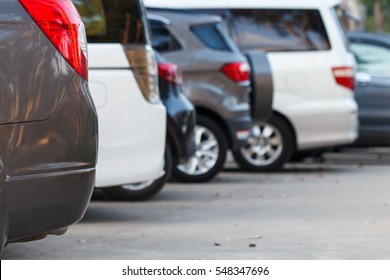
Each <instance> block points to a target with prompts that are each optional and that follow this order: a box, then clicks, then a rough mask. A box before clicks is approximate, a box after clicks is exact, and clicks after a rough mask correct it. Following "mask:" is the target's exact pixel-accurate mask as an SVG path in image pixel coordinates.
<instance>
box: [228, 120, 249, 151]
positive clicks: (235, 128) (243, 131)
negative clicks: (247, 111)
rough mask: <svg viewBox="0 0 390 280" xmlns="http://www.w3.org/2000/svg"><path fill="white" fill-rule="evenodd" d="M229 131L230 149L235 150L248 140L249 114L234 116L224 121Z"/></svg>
mask: <svg viewBox="0 0 390 280" xmlns="http://www.w3.org/2000/svg"><path fill="white" fill-rule="evenodd" d="M226 124H227V127H228V129H229V133H230V139H231V149H232V150H234V151H237V150H239V149H241V148H242V146H243V145H245V143H246V142H247V140H248V137H249V135H250V131H251V128H252V118H251V117H250V116H249V115H244V116H241V117H235V118H232V119H228V120H227V121H226Z"/></svg>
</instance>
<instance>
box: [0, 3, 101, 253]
mask: <svg viewBox="0 0 390 280" xmlns="http://www.w3.org/2000/svg"><path fill="white" fill-rule="evenodd" d="M0 7H1V10H0V62H1V66H0V100H1V101H0V135H1V137H0V252H1V251H2V249H3V247H4V245H5V244H6V243H11V242H18V241H30V240H35V239H41V238H43V237H45V236H46V235H47V234H61V233H64V232H65V229H66V227H68V226H69V225H71V224H73V223H75V222H77V221H78V220H79V219H81V218H82V216H83V215H84V212H85V210H86V207H87V205H88V203H89V200H90V197H91V194H92V190H93V187H94V181H95V165H96V151H97V115H96V110H95V107H94V104H93V102H92V99H91V96H90V93H89V88H88V83H87V79H88V77H87V75H88V71H87V69H88V66H87V56H86V48H85V47H86V38H85V36H83V34H85V31H84V26H83V24H82V22H81V20H80V18H79V16H78V14H77V11H76V10H75V8H74V6H73V4H72V3H71V2H70V1H53V3H52V5H50V6H48V5H47V1H41V0H33V1H32V0H19V1H18V0H0Z"/></svg>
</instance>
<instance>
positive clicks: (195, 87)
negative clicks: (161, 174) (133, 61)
mask: <svg viewBox="0 0 390 280" xmlns="http://www.w3.org/2000/svg"><path fill="white" fill-rule="evenodd" d="M148 17H149V20H150V24H151V28H152V41H153V47H154V48H155V49H157V50H158V51H159V52H160V53H161V54H163V55H164V56H165V57H166V58H167V59H168V60H169V61H172V62H174V63H175V64H177V65H178V66H179V67H180V68H181V70H182V72H183V78H184V87H185V89H186V93H187V95H188V97H189V99H190V100H191V102H192V103H193V104H194V105H195V108H196V113H197V127H196V132H195V134H196V145H197V151H196V152H195V155H194V156H193V157H192V158H191V160H190V161H189V163H188V164H185V165H178V166H176V167H174V168H173V176H174V177H175V178H176V179H179V180H182V181H189V182H195V181H197V182H199V181H206V180H209V179H211V178H213V177H214V176H215V175H216V174H217V173H218V172H219V170H220V169H221V168H222V166H223V164H224V162H225V158H226V152H227V150H228V149H232V150H239V149H240V148H241V147H242V145H243V144H244V143H245V142H246V140H247V139H248V136H249V133H250V128H251V125H252V119H251V107H250V100H249V92H250V66H249V64H248V62H247V60H246V58H245V57H244V56H243V55H242V54H241V53H240V52H239V51H238V49H237V47H236V46H235V44H234V43H233V42H232V41H231V39H230V38H229V36H228V35H227V34H226V33H225V31H224V30H223V28H222V26H221V18H220V17H218V16H210V15H194V14H189V13H181V12H167V11H158V10H150V11H149V15H148Z"/></svg>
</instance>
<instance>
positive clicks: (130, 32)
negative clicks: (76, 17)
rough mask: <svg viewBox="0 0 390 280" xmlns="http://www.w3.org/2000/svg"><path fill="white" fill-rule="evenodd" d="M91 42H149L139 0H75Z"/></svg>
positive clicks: (146, 25)
mask: <svg viewBox="0 0 390 280" xmlns="http://www.w3.org/2000/svg"><path fill="white" fill-rule="evenodd" d="M73 3H74V4H75V6H76V7H77V9H78V11H79V13H80V15H81V17H82V19H83V22H84V24H85V28H86V30H87V36H88V42H89V43H122V44H146V43H147V42H148V40H149V38H148V31H147V30H148V23H147V21H146V19H145V11H144V7H143V6H142V4H141V3H140V2H139V0H73Z"/></svg>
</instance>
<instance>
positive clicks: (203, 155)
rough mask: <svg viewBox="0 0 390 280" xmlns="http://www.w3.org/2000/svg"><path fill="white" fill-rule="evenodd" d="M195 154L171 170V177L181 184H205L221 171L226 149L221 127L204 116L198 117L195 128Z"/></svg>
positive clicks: (224, 136)
mask: <svg viewBox="0 0 390 280" xmlns="http://www.w3.org/2000/svg"><path fill="white" fill-rule="evenodd" d="M195 144H196V151H195V154H194V155H193V156H192V157H191V158H190V160H189V161H188V163H186V164H179V165H177V166H175V167H173V169H172V176H173V177H174V179H175V180H177V181H182V182H205V181H208V180H211V179H212V178H214V177H215V176H216V175H217V174H218V172H219V171H220V170H221V169H222V167H223V164H224V163H225V159H226V152H227V149H228V145H227V140H226V135H225V133H224V132H223V130H222V129H221V127H220V126H219V125H218V124H217V123H216V122H215V121H213V120H212V119H210V118H209V117H206V116H198V117H197V124H196V127H195Z"/></svg>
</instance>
